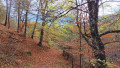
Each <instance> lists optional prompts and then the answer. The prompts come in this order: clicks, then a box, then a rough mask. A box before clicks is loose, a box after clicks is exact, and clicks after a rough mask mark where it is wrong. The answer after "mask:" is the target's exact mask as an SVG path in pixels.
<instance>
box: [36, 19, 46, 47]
mask: <svg viewBox="0 0 120 68" xmlns="http://www.w3.org/2000/svg"><path fill="white" fill-rule="evenodd" d="M44 26H45V19H44V20H43V23H42V28H41V35H40V42H39V44H38V46H40V47H41V46H42V42H43V36H44Z"/></svg>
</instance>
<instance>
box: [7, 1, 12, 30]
mask: <svg viewBox="0 0 120 68" xmlns="http://www.w3.org/2000/svg"><path fill="white" fill-rule="evenodd" d="M11 5H12V0H10V5H9V12H8V29H9V28H10V12H11Z"/></svg>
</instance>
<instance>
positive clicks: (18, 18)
mask: <svg viewBox="0 0 120 68" xmlns="http://www.w3.org/2000/svg"><path fill="white" fill-rule="evenodd" d="M20 19H21V18H20V1H19V2H18V27H17V32H19V28H20V26H19V24H20Z"/></svg>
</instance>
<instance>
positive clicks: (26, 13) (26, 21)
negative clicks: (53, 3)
mask: <svg viewBox="0 0 120 68" xmlns="http://www.w3.org/2000/svg"><path fill="white" fill-rule="evenodd" d="M27 16H28V10H26V14H25V31H24V37H25V38H26V32H27Z"/></svg>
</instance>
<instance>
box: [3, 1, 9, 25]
mask: <svg viewBox="0 0 120 68" xmlns="http://www.w3.org/2000/svg"><path fill="white" fill-rule="evenodd" d="M7 23H8V0H6V18H5V24H4V26H6V25H7Z"/></svg>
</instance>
